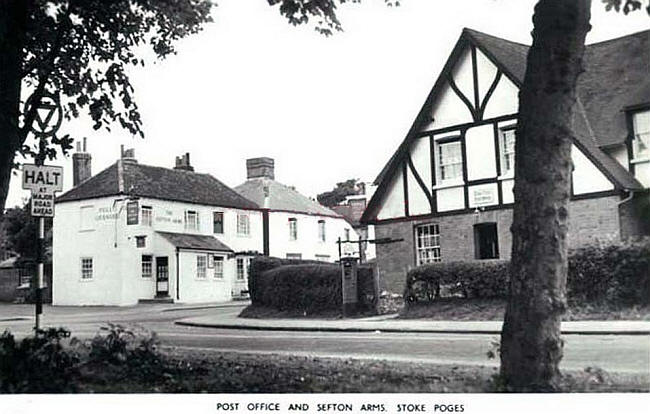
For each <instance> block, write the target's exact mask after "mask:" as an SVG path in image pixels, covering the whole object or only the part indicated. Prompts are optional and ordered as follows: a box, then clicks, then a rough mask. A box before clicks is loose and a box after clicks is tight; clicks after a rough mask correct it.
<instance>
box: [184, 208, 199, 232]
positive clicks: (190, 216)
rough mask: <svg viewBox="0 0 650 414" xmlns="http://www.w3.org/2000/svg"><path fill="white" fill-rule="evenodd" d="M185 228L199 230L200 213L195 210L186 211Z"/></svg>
mask: <svg viewBox="0 0 650 414" xmlns="http://www.w3.org/2000/svg"><path fill="white" fill-rule="evenodd" d="M185 230H189V231H197V230H199V213H198V212H197V211H194V210H186V211H185Z"/></svg>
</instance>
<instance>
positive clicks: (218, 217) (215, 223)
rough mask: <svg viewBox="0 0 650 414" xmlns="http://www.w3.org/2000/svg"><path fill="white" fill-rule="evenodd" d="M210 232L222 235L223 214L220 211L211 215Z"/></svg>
mask: <svg viewBox="0 0 650 414" xmlns="http://www.w3.org/2000/svg"><path fill="white" fill-rule="evenodd" d="M212 232H213V233H214V234H223V213H222V212H221V211H215V212H214V213H212Z"/></svg>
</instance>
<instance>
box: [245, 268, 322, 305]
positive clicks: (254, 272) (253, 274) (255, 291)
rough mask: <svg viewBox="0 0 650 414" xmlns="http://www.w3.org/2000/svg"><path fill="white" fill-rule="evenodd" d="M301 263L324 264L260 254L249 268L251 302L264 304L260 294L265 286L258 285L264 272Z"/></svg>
mask: <svg viewBox="0 0 650 414" xmlns="http://www.w3.org/2000/svg"><path fill="white" fill-rule="evenodd" d="M299 264H323V262H317V261H313V260H296V259H280V258H278V257H266V256H258V257H256V258H254V259H253V260H252V261H251V264H250V267H249V268H248V294H249V295H250V298H251V303H252V304H253V305H256V306H262V303H261V302H260V298H259V295H260V294H261V293H262V290H263V288H262V287H261V286H258V284H257V281H258V279H259V278H260V276H261V275H262V274H263V273H264V272H266V271H267V270H271V269H275V268H277V267H280V266H286V265H299Z"/></svg>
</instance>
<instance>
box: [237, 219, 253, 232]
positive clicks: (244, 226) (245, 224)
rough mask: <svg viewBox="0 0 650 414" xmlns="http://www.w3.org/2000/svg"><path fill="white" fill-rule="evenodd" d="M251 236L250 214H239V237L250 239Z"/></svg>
mask: <svg viewBox="0 0 650 414" xmlns="http://www.w3.org/2000/svg"><path fill="white" fill-rule="evenodd" d="M244 219H245V220H244ZM250 234H251V219H250V214H248V213H237V236H240V237H249V236H250Z"/></svg>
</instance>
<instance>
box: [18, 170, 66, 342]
mask: <svg viewBox="0 0 650 414" xmlns="http://www.w3.org/2000/svg"><path fill="white" fill-rule="evenodd" d="M23 189H25V190H31V192H32V202H31V205H32V209H31V210H32V216H33V217H38V241H37V242H36V249H37V252H36V263H37V275H36V312H35V322H34V329H35V330H38V329H40V321H41V314H42V313H43V256H44V254H43V253H44V251H43V250H44V246H45V217H54V194H55V193H56V192H57V191H61V190H63V167H55V166H49V165H40V166H39V165H32V164H25V165H24V166H23Z"/></svg>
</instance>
